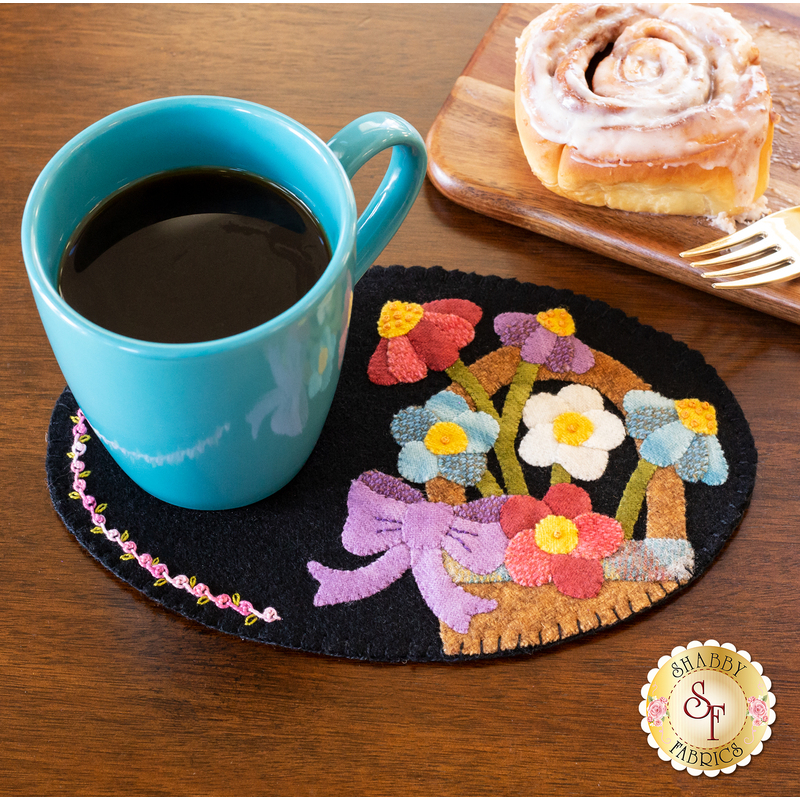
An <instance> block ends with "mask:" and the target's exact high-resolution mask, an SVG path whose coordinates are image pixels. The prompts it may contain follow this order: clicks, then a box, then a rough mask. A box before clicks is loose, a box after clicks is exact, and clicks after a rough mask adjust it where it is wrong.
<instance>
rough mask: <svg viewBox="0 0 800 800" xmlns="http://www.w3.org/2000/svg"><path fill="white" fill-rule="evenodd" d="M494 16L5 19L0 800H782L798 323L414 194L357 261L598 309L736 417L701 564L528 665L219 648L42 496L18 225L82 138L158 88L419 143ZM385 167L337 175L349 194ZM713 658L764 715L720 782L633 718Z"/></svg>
mask: <svg viewBox="0 0 800 800" xmlns="http://www.w3.org/2000/svg"><path fill="white" fill-rule="evenodd" d="M498 8H499V7H498V6H496V5H465V6H455V5H449V4H448V5H352V6H350V5H326V6H300V5H201V6H192V5H174V6H173V5H148V6H137V5H109V6H94V5H77V6H69V5H58V6H46V5H32V6H23V5H2V6H0V34H1V35H0V41H2V43H3V46H2V49H1V50H0V111H1V113H0V180H2V183H0V211H1V212H2V213H0V233H1V235H0V248H2V258H0V296H1V297H2V312H0V391H2V402H1V403H0V409H1V410H2V416H3V418H4V420H5V424H4V426H3V427H2V429H0V441H1V442H2V452H4V453H5V454H6V455H7V456H8V462H7V463H6V466H5V470H4V474H5V476H6V482H7V483H8V491H6V492H4V500H3V501H2V511H1V512H0V513H1V514H2V524H0V592H2V598H3V599H2V608H0V625H2V633H0V793H3V794H6V795H54V794H55V795H87V794H88V795H98V794H99V795H104V794H111V795H159V794H177V795H186V794H188V795H207V794H212V795H292V796H293V795H309V794H312V795H313V794H319V795H331V794H333V795H453V794H455V795H469V794H478V795H582V794H589V795H618V794H622V795H695V794H697V795H736V796H741V795H795V794H798V792H800V775H798V773H799V772H800V755H798V752H800V750H799V749H798V746H797V745H798V741H797V739H798V735H797V728H796V722H795V718H796V717H797V716H798V710H799V709H798V703H799V702H800V691H798V680H799V679H800V675H799V674H798V673H799V670H798V667H799V666H800V643H799V641H800V636H799V634H800V624H799V623H798V619H800V603H798V591H800V590H799V589H798V577H797V576H798V574H800V551H799V549H798V538H800V537H799V536H798V531H797V521H798V519H800V492H798V490H797V486H796V483H797V476H798V471H799V467H800V458H799V457H798V428H800V402H799V401H798V397H800V329H798V327H796V326H794V325H792V324H790V323H787V322H783V321H781V320H778V319H775V318H772V317H769V316H766V315H764V314H762V313H759V312H757V311H753V310H750V309H747V308H743V307H740V306H737V305H734V304H732V303H730V302H729V301H727V300H724V299H721V298H718V297H714V296H711V295H708V294H704V293H701V292H700V291H697V290H696V289H693V288H690V287H687V286H684V285H681V284H678V283H673V282H671V281H669V280H667V279H666V278H663V277H660V276H657V275H654V274H651V273H648V272H645V271H643V270H639V269H636V268H634V267H631V266H626V265H624V264H621V263H617V262H615V261H612V260H610V259H608V258H605V257H602V256H599V255H592V254H589V253H586V252H583V251H581V250H578V249H575V248H573V247H571V246H569V245H566V244H561V243H558V242H555V241H552V240H549V239H547V238H545V237H543V236H540V235H537V234H534V233H531V232H529V231H526V230H523V229H520V228H516V227H512V226H510V225H507V224H505V223H502V222H499V221H496V220H493V219H490V218H488V217H483V216H480V215H478V214H476V213H474V212H472V211H469V210H466V209H464V208H461V207H460V206H457V205H455V204H453V203H452V202H451V201H449V200H447V199H445V198H444V197H443V196H441V195H440V194H439V193H438V192H437V190H436V189H434V188H433V187H432V186H431V185H430V184H429V183H427V182H426V185H425V186H424V188H423V191H422V194H421V195H420V198H419V200H418V201H417V203H416V204H415V206H414V208H413V210H412V211H411V213H410V215H409V217H408V218H407V221H406V222H405V224H404V225H403V227H402V228H401V230H400V232H399V233H398V235H397V236H396V237H395V239H394V240H393V241H392V242H391V243H390V245H389V246H388V247H387V248H386V250H385V251H384V253H383V254H382V255H381V256H380V258H379V259H378V263H381V264H391V263H398V264H404V265H414V264H420V265H425V266H430V265H434V264H440V265H442V266H444V267H445V268H448V269H461V270H465V271H469V272H477V273H481V274H497V275H500V276H504V277H511V276H513V277H516V278H519V279H521V280H525V281H532V282H535V283H539V284H549V285H552V286H555V287H558V288H569V289H572V290H574V291H577V292H580V293H584V294H587V295H590V296H591V297H594V298H597V299H600V300H604V301H605V302H607V303H609V304H611V305H612V306H615V307H618V308H620V309H622V310H623V311H624V312H625V313H626V314H628V315H631V316H634V317H638V318H639V319H640V320H641V321H642V322H643V323H646V324H648V325H652V326H655V327H656V328H659V329H661V330H664V331H667V332H668V333H670V334H671V335H672V336H674V337H675V338H677V339H679V340H681V341H683V342H685V343H686V344H688V345H689V346H690V347H692V348H695V349H697V350H699V351H700V352H702V353H703V355H704V356H705V357H706V359H707V360H708V361H709V362H710V363H711V364H713V365H714V366H715V367H716V369H717V370H718V371H719V373H720V375H721V376H722V378H723V379H724V380H725V381H726V382H727V384H728V385H729V387H730V388H731V389H732V391H733V392H734V393H735V394H736V396H737V398H738V400H739V402H740V403H741V405H742V407H743V408H744V411H745V414H746V415H747V417H748V419H749V421H750V424H751V426H752V430H753V433H754V436H755V440H756V445H757V447H758V449H759V468H758V480H757V484H756V488H755V493H754V495H753V500H752V504H751V507H750V509H749V511H748V512H747V514H746V516H745V518H744V521H743V522H742V525H741V527H740V529H739V531H738V533H737V534H736V535H735V536H734V537H733V538H732V540H731V541H730V543H729V544H728V546H727V547H726V548H725V549H724V550H723V552H722V553H721V555H720V556H719V558H718V560H717V562H716V563H715V564H714V565H713V567H712V568H711V570H710V571H709V572H708V573H707V574H706V575H705V576H704V577H702V578H701V579H700V580H698V581H697V582H696V583H695V584H694V585H693V586H691V587H690V588H689V589H688V590H687V591H685V592H683V593H681V594H680V595H679V596H678V597H676V598H675V599H674V600H672V601H671V602H668V603H667V604H665V605H664V606H662V607H661V608H659V609H657V610H655V611H651V612H648V613H646V614H644V615H643V616H640V617H637V618H636V619H635V620H634V621H631V622H626V623H623V624H620V625H618V626H617V627H615V628H613V629H611V630H609V631H606V632H603V633H600V634H597V635H593V636H590V637H586V638H584V639H581V640H579V641H578V642H577V643H573V644H566V645H564V646H561V647H557V648H554V649H551V650H548V651H546V652H543V653H541V654H538V655H535V656H525V657H518V658H507V659H500V660H492V661H486V662H472V663H466V664H456V665H446V664H438V665H419V664H417V665H415V664H408V665H397V666H388V665H381V664H370V663H359V662H350V661H347V660H342V659H335V658H328V657H322V656H316V655H309V654H304V653H301V652H290V651H284V650H280V649H277V648H272V647H269V646H264V645H259V644H256V643H252V642H243V641H240V640H238V639H236V638H234V637H230V636H226V635H223V634H221V633H217V632H216V631H214V630H211V629H208V628H205V627H203V626H201V625H199V624H195V623H193V622H188V621H186V620H184V619H183V618H182V617H179V616H177V615H176V614H173V613H171V612H168V611H166V610H164V609H163V608H161V607H160V606H158V605H156V604H154V603H153V602H151V601H149V600H148V599H146V598H144V597H143V596H142V595H140V594H139V593H137V592H136V591H134V590H133V589H131V588H129V587H128V586H127V585H126V584H123V583H122V582H121V581H119V580H118V579H117V578H115V577H113V576H112V575H111V574H110V573H108V572H107V571H106V570H105V569H103V568H102V567H101V566H99V565H98V564H97V563H96V562H95V561H94V560H93V559H91V558H90V557H89V556H88V555H87V554H86V553H85V552H84V551H83V550H82V549H81V548H80V547H79V546H78V544H77V543H76V541H75V540H74V539H73V537H72V536H71V535H70V534H69V533H67V531H66V529H65V528H64V526H63V525H62V523H61V521H60V519H59V518H58V516H57V515H56V513H55V511H54V510H53V508H52V506H51V503H50V500H49V496H48V492H47V486H46V481H45V473H44V456H45V432H46V429H47V424H48V419H49V416H50V412H51V410H52V407H53V404H54V402H55V400H56V398H57V397H58V395H59V393H60V392H61V390H62V388H63V385H64V380H63V377H62V375H61V373H60V371H59V368H58V366H57V364H56V362H55V359H54V358H53V356H52V354H51V351H50V347H49V345H48V343H47V340H46V338H45V335H44V332H43V329H42V326H41V324H40V322H39V319H38V317H37V314H36V310H35V307H34V303H33V299H32V296H31V293H30V289H29V287H28V283H27V278H26V276H25V270H24V267H23V263H22V254H21V250H20V244H19V229H20V220H21V216H22V210H23V206H24V203H25V199H26V197H27V194H28V191H29V190H30V187H31V185H32V184H33V182H34V180H35V178H36V176H37V174H38V173H39V171H40V170H41V169H42V167H43V166H44V165H45V163H46V162H47V160H48V159H49V158H50V157H51V156H52V154H53V153H54V152H55V151H56V150H57V149H58V148H59V147H60V146H61V145H62V144H64V143H65V142H66V141H67V140H68V139H69V138H71V137H72V136H73V135H74V134H76V133H78V132H79V131H80V130H82V129H83V128H85V127H86V126H87V125H89V124H90V123H91V122H93V121H95V120H96V119H99V118H100V117H102V116H105V115H106V114H108V113H110V112H112V111H114V110H117V109H119V108H121V107H123V106H127V105H130V104H132V103H136V102H139V101H143V100H147V99H151V98H155V97H158V96H164V95H175V94H193V93H201V94H219V95H229V96H235V97H241V98H244V99H247V100H252V101H256V102H259V103H263V104H265V105H268V106H272V107H274V108H276V109H278V110H280V111H283V112H285V113H287V114H289V115H290V116H293V117H295V118H296V119H298V120H300V121H301V122H302V123H304V124H306V125H307V126H308V127H310V128H312V129H313V130H314V131H316V132H317V133H319V134H320V135H321V136H322V137H323V138H325V139H327V138H329V137H330V136H331V135H333V134H334V133H335V132H336V131H337V130H338V129H339V128H340V127H341V126H342V125H344V124H345V123H347V122H348V121H350V120H351V119H353V118H355V117H357V116H359V115H360V114H362V113H366V112H368V111H373V110H379V109H385V110H389V111H393V112H396V113H397V114H400V115H401V116H403V117H405V118H406V119H408V120H409V121H410V122H411V123H412V124H413V125H414V126H415V127H417V128H418V130H420V132H421V133H422V134H423V135H425V133H426V132H427V131H428V129H429V128H430V126H431V124H432V123H433V120H434V118H435V117H436V114H437V112H438V110H439V108H440V107H441V105H442V103H443V102H444V100H445V98H446V97H447V96H448V93H449V92H450V89H451V87H452V86H453V84H454V82H455V80H456V78H457V77H458V76H459V74H460V73H461V70H462V69H463V67H464V65H465V64H466V63H467V61H468V60H469V58H470V56H471V55H472V53H473V51H474V49H475V48H476V46H477V45H478V43H479V42H480V41H481V38H482V37H483V34H484V33H485V31H486V30H487V29H488V26H489V25H490V24H491V22H492V20H493V19H494V17H495V15H496V14H497V11H498ZM385 164H386V160H385V159H384V160H383V161H381V159H377V160H376V162H375V163H372V164H370V165H369V166H368V167H366V168H365V169H364V170H363V171H362V172H363V174H359V175H358V176H357V178H356V188H357V196H358V198H359V200H361V201H362V202H363V200H364V199H365V198H367V197H368V196H369V194H370V193H371V191H372V189H374V187H375V186H376V185H377V183H378V180H379V175H380V172H381V170H382V169H383V168H384V167H385ZM698 638H699V639H706V638H715V639H718V640H719V641H721V642H727V641H730V642H733V643H734V644H735V645H736V646H737V647H739V648H742V649H746V650H748V651H749V652H750V653H751V654H752V655H753V657H754V658H755V659H757V660H758V661H760V662H761V663H762V664H763V665H764V668H765V671H766V674H767V675H769V676H770V678H771V679H772V681H773V691H774V692H775V694H776V695H777V698H778V704H777V708H776V710H777V713H778V721H777V723H776V724H775V725H774V727H773V735H772V738H771V740H770V741H769V742H768V743H767V744H766V747H765V749H764V752H763V753H762V754H761V755H759V756H757V757H756V758H755V759H754V760H753V762H752V763H751V764H750V765H749V766H747V767H746V768H744V769H739V770H737V771H736V772H735V773H734V774H733V775H729V776H726V775H720V776H719V777H716V778H713V779H710V778H707V777H700V778H693V777H691V776H689V775H688V774H687V773H685V772H683V773H679V772H676V771H675V770H673V769H672V768H671V767H670V766H669V765H667V764H665V763H662V762H661V761H660V760H659V759H658V758H657V757H656V754H655V751H653V750H651V749H650V747H649V746H648V745H647V742H646V736H645V734H644V733H643V732H642V730H641V728H640V716H639V712H638V704H639V701H640V699H641V698H640V688H641V686H642V684H643V683H645V682H646V676H647V672H648V670H649V669H650V668H651V667H652V666H654V665H655V662H656V661H657V659H658V658H659V657H660V656H661V655H663V654H665V653H667V652H668V651H669V650H671V649H672V648H673V647H674V646H676V645H685V644H687V643H688V642H689V641H691V640H694V639H698Z"/></svg>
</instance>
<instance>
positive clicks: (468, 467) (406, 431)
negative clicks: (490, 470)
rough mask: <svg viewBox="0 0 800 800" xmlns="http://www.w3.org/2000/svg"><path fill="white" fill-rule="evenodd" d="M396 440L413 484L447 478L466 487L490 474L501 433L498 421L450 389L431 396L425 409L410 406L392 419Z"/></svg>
mask: <svg viewBox="0 0 800 800" xmlns="http://www.w3.org/2000/svg"><path fill="white" fill-rule="evenodd" d="M391 431H392V436H394V439H395V441H396V442H397V443H398V444H399V445H400V446H401V449H400V455H399V457H398V460H397V468H398V471H399V472H400V474H401V475H402V476H403V477H404V478H405V479H406V480H408V481H411V482H412V483H426V482H427V481H430V480H433V478H435V477H437V476H438V475H441V476H442V477H444V478H447V480H449V481H452V482H453V483H457V484H459V485H460V486H475V485H476V484H477V483H478V482H479V481H480V480H481V478H482V477H483V473H484V472H485V471H486V453H488V452H489V450H491V448H492V446H493V445H494V443H495V440H496V439H497V434H498V433H499V432H500V425H499V423H498V422H497V420H495V419H493V418H492V417H491V416H490V415H489V414H486V413H485V412H483V411H472V410H471V409H470V407H469V405H467V401H466V400H465V399H464V398H463V397H461V396H460V395H457V394H455V393H453V392H450V391H447V390H445V391H442V392H439V393H438V394H436V395H434V396H433V397H431V399H430V400H428V402H427V403H425V405H424V406H410V407H409V408H405V409H403V410H402V411H400V412H399V413H398V414H396V415H395V417H394V419H393V420H392V427H391Z"/></svg>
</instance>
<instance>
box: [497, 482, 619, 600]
mask: <svg viewBox="0 0 800 800" xmlns="http://www.w3.org/2000/svg"><path fill="white" fill-rule="evenodd" d="M500 525H501V527H502V528H503V531H504V532H505V534H506V536H508V537H509V538H510V539H511V541H510V542H509V544H508V547H507V548H506V555H505V565H506V569H507V570H508V572H509V574H510V575H511V578H512V579H513V580H514V582H515V583H518V584H520V585H521V586H542V585H544V584H546V583H550V582H551V581H552V583H554V584H555V587H556V589H558V591H559V592H561V593H562V594H565V595H567V596H569V597H576V598H589V597H595V596H596V595H597V594H598V593H599V592H600V588H601V587H602V585H603V580H604V576H603V566H602V564H601V563H600V560H601V559H603V558H605V557H606V556H610V555H611V554H612V553H614V552H616V551H617V550H618V549H619V546H620V545H621V544H622V541H623V539H624V537H625V533H624V531H623V529H622V526H621V525H620V524H619V522H617V520H615V519H612V518H611V517H606V516H604V515H603V514H597V513H594V512H593V511H592V501H591V499H590V497H589V495H588V493H587V492H586V491H585V490H584V489H581V488H580V487H579V486H575V484H572V483H558V484H555V485H553V486H551V487H550V489H548V491H547V494H545V496H544V498H543V499H542V500H537V499H536V498H534V497H529V496H525V495H514V496H513V497H510V498H509V499H508V500H507V501H506V503H505V505H504V506H503V510H502V512H501V514H500Z"/></svg>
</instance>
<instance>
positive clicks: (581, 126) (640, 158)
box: [517, 3, 771, 206]
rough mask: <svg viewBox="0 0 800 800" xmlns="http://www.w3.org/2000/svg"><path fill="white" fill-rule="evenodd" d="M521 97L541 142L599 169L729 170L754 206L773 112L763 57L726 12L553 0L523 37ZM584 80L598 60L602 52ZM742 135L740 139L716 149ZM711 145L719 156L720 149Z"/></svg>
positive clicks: (741, 196) (741, 197)
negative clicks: (556, 1)
mask: <svg viewBox="0 0 800 800" xmlns="http://www.w3.org/2000/svg"><path fill="white" fill-rule="evenodd" d="M518 46H519V47H521V48H523V49H521V50H519V51H518V53H517V58H518V60H520V63H521V67H522V75H523V86H522V94H521V99H522V104H523V107H524V110H525V112H526V114H527V115H528V117H529V119H530V124H531V126H532V127H533V128H534V129H535V130H536V132H537V133H538V134H539V136H541V137H542V138H543V139H547V140H548V141H551V142H557V143H560V144H565V145H567V146H569V147H572V148H575V150H576V153H573V155H572V157H573V158H577V159H578V160H585V161H586V162H589V163H592V164H595V165H598V166H616V165H626V164H633V163H641V162H653V163H654V164H657V165H659V166H665V167H666V166H678V165H682V164H685V163H688V162H690V161H698V156H699V155H702V156H704V158H702V159H700V160H699V161H698V163H701V165H702V166H703V167H705V168H706V169H712V168H714V167H716V166H725V167H728V168H729V169H730V170H731V172H732V174H733V178H734V184H735V190H736V196H737V204H738V205H741V206H746V205H749V204H750V203H751V202H752V201H753V199H754V194H755V187H756V183H757V181H758V175H759V153H760V151H761V148H762V146H763V145H764V142H765V141H766V135H767V128H768V123H769V119H770V113H771V102H770V95H769V88H768V86H767V80H766V78H765V76H764V73H763V71H762V69H761V67H760V66H759V64H758V59H759V54H758V49H757V48H756V47H755V45H754V43H753V40H752V38H751V37H750V35H749V34H748V33H747V31H745V29H744V28H743V27H742V25H741V24H740V23H739V22H738V21H737V20H735V19H734V18H733V17H732V16H731V15H730V14H728V13H727V12H725V11H722V10H721V9H714V8H705V7H700V6H693V5H689V4H686V3H676V4H667V3H636V4H634V3H626V4H602V3H587V4H569V5H557V6H554V7H553V8H551V9H550V10H549V11H547V12H545V13H544V14H542V15H540V16H539V17H537V18H536V19H535V20H534V21H533V22H532V23H531V24H530V25H529V26H528V28H527V29H526V31H525V33H524V34H523V36H522V37H521V38H520V39H519V40H518ZM607 49H610V53H608V54H605V55H603V57H602V60H600V62H599V63H598V64H597V66H596V68H595V70H594V75H593V77H592V78H591V86H590V85H589V83H588V82H587V72H589V71H590V67H591V66H593V59H595V61H596V60H597V58H598V57H599V56H600V55H601V54H604V51H606V50H607ZM732 138H735V139H736V141H737V145H736V147H735V149H734V152H733V153H731V152H730V151H731V148H730V147H716V146H717V145H719V144H720V143H724V142H726V141H727V140H730V139H732ZM715 147H716V151H719V152H716V151H715Z"/></svg>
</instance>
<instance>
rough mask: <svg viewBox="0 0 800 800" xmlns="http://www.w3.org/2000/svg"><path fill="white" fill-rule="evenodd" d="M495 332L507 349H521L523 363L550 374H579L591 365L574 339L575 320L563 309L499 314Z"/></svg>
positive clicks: (588, 352)
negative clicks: (536, 366) (535, 312)
mask: <svg viewBox="0 0 800 800" xmlns="http://www.w3.org/2000/svg"><path fill="white" fill-rule="evenodd" d="M494 330H495V333H497V335H498V336H499V337H500V341H501V342H502V343H503V344H504V345H505V346H506V347H519V348H520V356H521V357H522V360H523V361H527V362H528V363H529V364H543V365H544V366H545V367H547V368H548V369H549V370H550V371H551V372H558V373H561V372H575V373H577V374H581V373H583V372H587V371H588V370H590V369H591V368H592V367H593V366H594V355H593V353H592V351H591V350H590V349H589V348H588V347H587V346H586V345H585V344H584V343H583V342H582V341H581V340H580V339H576V338H575V335H574V334H575V321H574V320H573V319H572V315H571V314H570V313H569V312H568V311H567V310H566V309H564V308H551V309H549V310H547V311H540V312H539V313H538V314H522V313H520V312H517V311H510V312H508V313H506V314H498V316H496V317H495V319H494Z"/></svg>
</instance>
